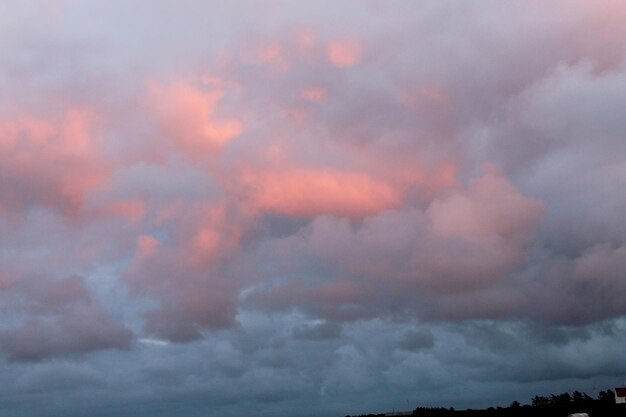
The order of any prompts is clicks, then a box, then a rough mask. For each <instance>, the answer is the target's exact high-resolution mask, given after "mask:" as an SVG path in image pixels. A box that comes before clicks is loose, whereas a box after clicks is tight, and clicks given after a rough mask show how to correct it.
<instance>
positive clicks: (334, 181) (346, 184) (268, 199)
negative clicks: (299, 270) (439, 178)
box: [242, 168, 402, 217]
mask: <svg viewBox="0 0 626 417" xmlns="http://www.w3.org/2000/svg"><path fill="white" fill-rule="evenodd" d="M242 181H243V184H244V186H246V188H247V189H248V190H249V204H250V205H251V206H252V207H253V208H254V209H256V210H260V211H266V212H274V213H280V214H288V215H295V216H318V215H335V216H348V217H362V216H368V215H372V214H375V213H378V212H380V211H382V210H386V209H389V208H393V207H397V206H399V205H400V204H401V202H402V193H401V192H400V191H399V190H397V189H395V188H394V187H392V186H391V185H389V184H387V183H386V182H384V181H381V180H378V179H376V178H372V177H370V176H369V175H367V174H365V173H357V172H349V171H337V170H313V169H301V168H294V169H287V170H282V171H259V172H253V171H248V172H246V173H245V174H244V176H243V177H242Z"/></svg>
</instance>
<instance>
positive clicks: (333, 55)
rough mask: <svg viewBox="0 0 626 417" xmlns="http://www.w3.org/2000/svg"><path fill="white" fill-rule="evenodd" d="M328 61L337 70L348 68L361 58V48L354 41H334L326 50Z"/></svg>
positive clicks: (358, 43)
mask: <svg viewBox="0 0 626 417" xmlns="http://www.w3.org/2000/svg"><path fill="white" fill-rule="evenodd" d="M326 54H327V57H328V60H329V61H330V62H331V63H332V64H333V65H335V66H336V67H339V68H348V67H352V66H354V65H356V64H358V63H359V62H360V61H361V59H362V56H363V47H362V45H361V43H360V42H358V41H356V40H346V39H343V40H334V41H331V42H329V43H328V45H327V48H326Z"/></svg>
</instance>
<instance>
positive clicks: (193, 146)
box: [146, 78, 243, 158]
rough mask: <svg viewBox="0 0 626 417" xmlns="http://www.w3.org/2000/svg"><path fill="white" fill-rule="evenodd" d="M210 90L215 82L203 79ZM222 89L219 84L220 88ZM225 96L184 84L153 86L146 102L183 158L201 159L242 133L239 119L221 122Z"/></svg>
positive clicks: (218, 89) (157, 84)
mask: <svg viewBox="0 0 626 417" xmlns="http://www.w3.org/2000/svg"><path fill="white" fill-rule="evenodd" d="M203 81H204V82H208V83H209V84H210V85H211V86H214V85H216V80H215V78H210V79H209V78H203ZM217 85H218V86H219V83H218V84H217ZM223 96H224V91H223V90H222V89H220V88H214V89H211V90H207V91H205V90H202V89H200V88H197V87H194V86H192V85H191V84H189V83H187V82H185V81H176V82H173V83H171V84H160V83H157V82H154V81H153V82H150V83H149V85H148V93H147V98H146V100H147V101H148V104H149V106H150V107H151V108H152V109H153V110H154V116H156V118H157V120H158V122H159V124H160V126H161V127H162V129H163V132H162V134H163V135H165V136H167V137H168V138H171V139H172V140H173V142H174V144H175V146H176V148H177V149H178V150H179V151H180V152H183V153H184V154H186V155H188V156H191V157H192V158H194V157H201V156H204V155H207V154H211V153H214V152H216V151H218V150H219V149H220V148H221V147H222V146H224V145H225V144H226V143H227V142H228V141H230V140H231V139H233V138H234V137H235V136H237V135H238V134H239V133H241V131H242V129H243V125H242V123H241V121H239V120H237V119H227V120H220V119H219V117H217V115H216V108H217V105H218V103H219V101H220V100H221V99H222V97H223Z"/></svg>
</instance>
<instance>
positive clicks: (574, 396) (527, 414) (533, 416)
mask: <svg viewBox="0 0 626 417" xmlns="http://www.w3.org/2000/svg"><path fill="white" fill-rule="evenodd" d="M573 413H587V414H588V415H589V417H626V404H616V403H615V393H614V392H613V391H612V390H610V389H609V390H606V391H600V393H599V394H598V397H597V398H592V397H590V396H589V395H587V394H586V393H584V392H580V391H574V392H573V393H571V394H570V393H569V392H565V393H563V394H557V395H554V394H552V395H550V396H542V395H535V396H534V397H533V398H532V400H531V403H530V404H524V405H522V404H520V403H519V402H517V401H513V402H512V403H511V405H510V406H508V407H489V408H486V409H483V410H471V409H470V410H455V409H454V408H430V407H417V408H416V409H415V410H413V414H412V415H413V416H417V417H544V416H545V417H548V416H549V417H567V416H568V415H570V414H573ZM383 416H385V414H362V415H361V416H358V417H383ZM346 417H350V416H346ZM354 417H356V416H354Z"/></svg>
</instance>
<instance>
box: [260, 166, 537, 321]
mask: <svg viewBox="0 0 626 417" xmlns="http://www.w3.org/2000/svg"><path fill="white" fill-rule="evenodd" d="M543 210H544V209H543V204H542V203H541V202H539V201H537V200H534V199H532V198H529V197H527V196H524V195H523V194H521V193H520V192H519V190H517V189H516V188H515V187H514V186H513V185H512V184H511V183H510V182H509V181H508V180H507V179H506V178H504V177H503V176H502V175H501V174H500V173H498V172H497V171H489V172H487V173H486V174H485V175H483V176H482V177H479V178H476V179H473V180H472V181H470V183H469V184H468V186H467V187H466V188H457V189H454V190H449V191H448V192H447V193H446V195H445V196H444V197H441V198H440V199H437V200H434V201H433V202H432V203H431V204H430V205H429V207H428V208H427V209H426V210H424V211H423V212H421V211H419V210H415V209H412V210H411V209H407V208H400V209H397V210H389V211H386V212H382V213H379V214H376V215H373V216H371V217H368V218H367V219H365V220H364V221H363V223H361V224H360V225H359V226H358V227H354V226H353V225H351V224H349V223H348V221H346V220H345V219H336V218H318V219H316V220H315V221H314V222H313V223H312V225H311V226H310V227H309V228H308V229H307V232H306V233H302V234H300V235H298V236H292V237H289V238H286V239H284V240H282V241H281V240H279V241H277V242H276V243H275V244H276V246H275V247H273V249H272V252H274V253H277V254H280V256H281V257H288V258H292V259H302V258H304V259H310V261H309V262H312V263H314V264H318V265H324V272H323V275H322V276H320V277H319V279H307V280H302V281H300V280H298V279H297V278H295V277H298V276H300V275H301V274H302V275H305V276H306V275H307V273H306V272H305V271H299V270H298V269H297V268H298V267H297V265H298V264H295V265H294V268H296V269H295V270H293V271H290V272H289V275H290V276H294V280H293V281H291V282H288V283H286V284H284V285H279V286H278V287H275V288H272V289H269V290H268V291H267V292H265V291H261V292H259V293H258V294H257V295H253V296H251V299H252V300H254V299H255V297H256V296H258V299H257V300H259V302H261V303H262V304H263V305H264V306H265V307H267V308H270V309H272V308H275V307H274V306H276V307H277V308H283V307H284V306H292V305H294V304H295V305H298V306H301V307H304V308H305V309H306V310H309V311H310V312H312V313H313V314H317V315H321V316H322V317H324V318H328V319H334V320H353V319H356V318H362V317H368V316H376V315H378V314H381V313H382V312H385V313H384V314H386V313H389V312H391V314H395V313H394V312H402V311H406V309H409V310H413V311H415V312H416V313H417V314H423V315H424V316H433V315H436V316H450V317H452V316H456V313H457V312H456V310H455V308H454V306H453V305H444V304H440V305H438V306H437V305H436V306H433V305H430V307H429V308H430V310H427V311H426V310H423V306H426V305H427V304H423V303H424V299H423V297H425V296H434V294H439V295H438V296H437V297H441V299H443V296H442V295H443V294H456V293H466V292H467V291H469V290H474V291H477V290H479V289H481V288H486V287H488V286H489V285H492V284H494V283H498V282H505V281H507V280H508V279H509V277H510V274H512V273H513V272H515V271H516V270H517V268H520V267H522V266H523V262H524V261H525V258H526V257H527V254H526V248H525V245H526V244H527V243H528V242H529V241H531V239H532V238H533V237H534V232H535V229H536V227H537V225H538V222H539V219H540V218H541V216H542V213H543ZM304 264H307V263H304ZM514 307H515V306H511V310H510V311H509V312H511V311H512V310H513V308H514ZM478 310H479V309H477V310H476V311H478ZM465 314H466V315H467V314H470V312H466V313H465Z"/></svg>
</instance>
